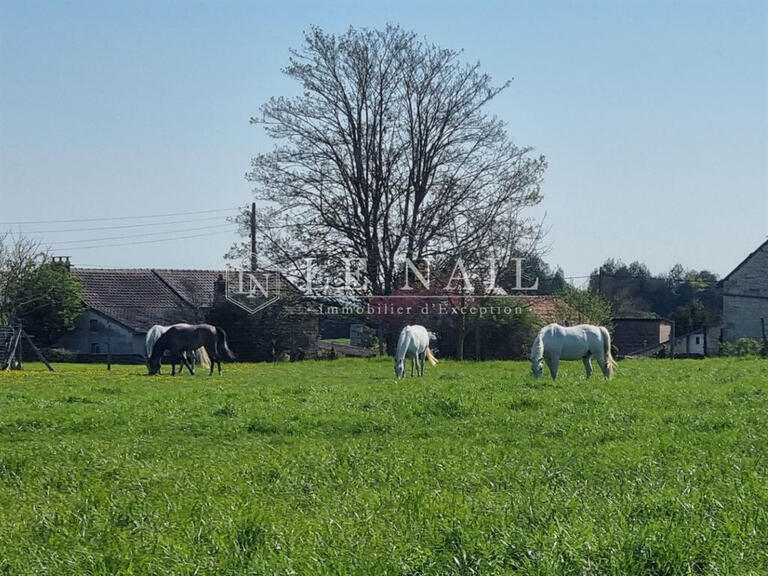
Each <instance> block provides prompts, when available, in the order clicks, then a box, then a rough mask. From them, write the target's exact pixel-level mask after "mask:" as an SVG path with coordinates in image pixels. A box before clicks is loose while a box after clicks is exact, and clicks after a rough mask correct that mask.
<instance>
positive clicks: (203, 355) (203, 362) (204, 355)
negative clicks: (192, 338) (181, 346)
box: [195, 346, 211, 368]
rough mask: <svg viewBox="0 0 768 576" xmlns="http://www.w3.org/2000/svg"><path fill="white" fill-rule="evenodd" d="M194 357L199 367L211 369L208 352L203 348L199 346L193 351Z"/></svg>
mask: <svg viewBox="0 0 768 576" xmlns="http://www.w3.org/2000/svg"><path fill="white" fill-rule="evenodd" d="M195 356H196V357H197V361H198V362H199V363H200V366H202V367H203V368H210V367H211V359H210V357H209V356H208V352H207V351H206V349H205V346H200V348H198V349H197V350H195Z"/></svg>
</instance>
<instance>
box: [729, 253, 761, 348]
mask: <svg viewBox="0 0 768 576" xmlns="http://www.w3.org/2000/svg"><path fill="white" fill-rule="evenodd" d="M761 318H764V319H765V322H766V329H767V330H768V242H766V243H764V244H763V245H762V246H761V247H760V248H758V249H757V250H756V251H755V252H754V253H752V254H751V255H750V256H749V258H747V260H745V261H744V262H743V263H742V264H741V265H740V266H739V267H738V268H737V269H736V270H734V271H733V272H731V274H730V275H729V276H728V277H726V279H725V280H723V339H724V340H726V341H733V340H736V339H737V338H757V339H761V338H762V329H761V323H760V319H761Z"/></svg>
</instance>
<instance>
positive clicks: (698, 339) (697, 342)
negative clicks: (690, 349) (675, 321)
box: [696, 336, 701, 344]
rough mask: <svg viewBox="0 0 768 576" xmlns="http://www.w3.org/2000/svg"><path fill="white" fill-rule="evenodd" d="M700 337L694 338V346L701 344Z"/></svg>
mask: <svg viewBox="0 0 768 576" xmlns="http://www.w3.org/2000/svg"><path fill="white" fill-rule="evenodd" d="M700 338H701V336H696V344H701V340H700Z"/></svg>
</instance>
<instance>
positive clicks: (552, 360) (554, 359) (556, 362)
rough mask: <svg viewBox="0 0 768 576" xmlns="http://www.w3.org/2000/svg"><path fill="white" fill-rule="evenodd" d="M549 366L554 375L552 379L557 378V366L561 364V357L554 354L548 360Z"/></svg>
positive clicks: (550, 372) (551, 373)
mask: <svg viewBox="0 0 768 576" xmlns="http://www.w3.org/2000/svg"><path fill="white" fill-rule="evenodd" d="M547 366H549V374H550V376H552V380H557V368H558V367H559V366H560V357H559V356H552V357H551V358H550V359H549V360H548V361H547Z"/></svg>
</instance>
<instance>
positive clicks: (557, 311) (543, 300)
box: [514, 296, 589, 324]
mask: <svg viewBox="0 0 768 576" xmlns="http://www.w3.org/2000/svg"><path fill="white" fill-rule="evenodd" d="M514 298H515V300H517V301H518V302H520V303H521V304H523V305H525V306H527V307H528V308H529V309H530V311H531V312H533V313H534V314H535V315H536V316H538V317H539V318H540V319H541V320H542V321H543V322H546V323H552V322H555V323H557V324H562V323H563V322H565V321H568V322H569V323H576V322H588V321H589V319H588V318H587V317H586V316H584V315H583V314H581V313H579V312H578V311H576V310H574V309H573V308H571V307H570V306H569V305H568V304H566V303H565V301H563V300H561V299H560V298H557V297H556V296H515V297H514Z"/></svg>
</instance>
